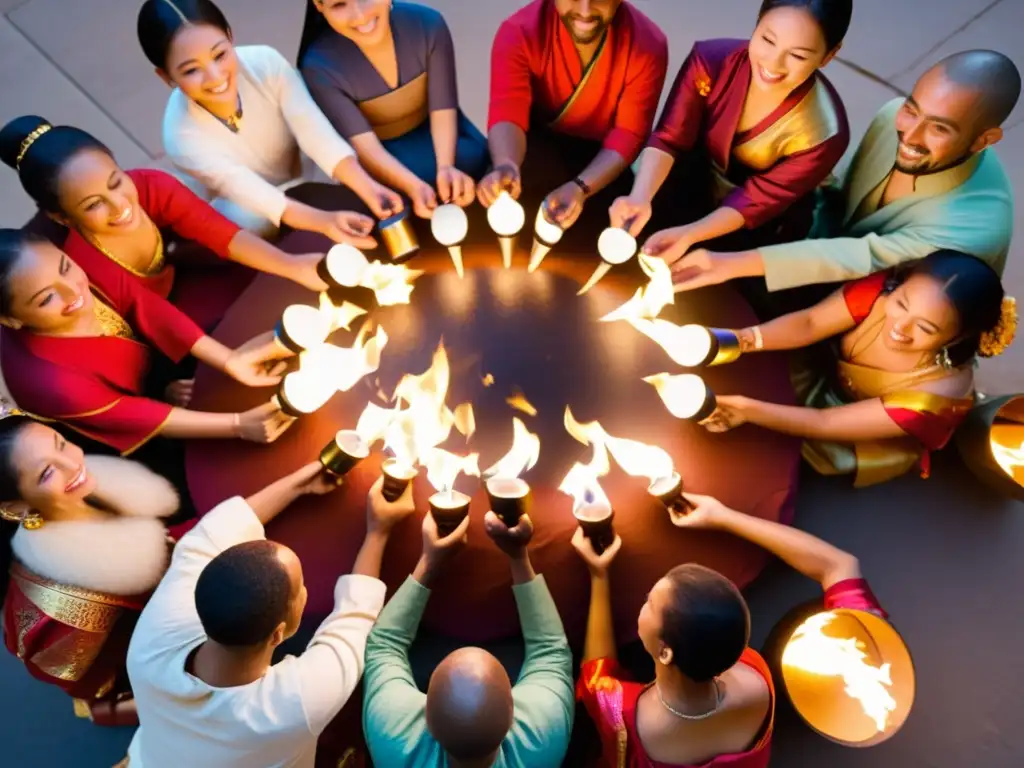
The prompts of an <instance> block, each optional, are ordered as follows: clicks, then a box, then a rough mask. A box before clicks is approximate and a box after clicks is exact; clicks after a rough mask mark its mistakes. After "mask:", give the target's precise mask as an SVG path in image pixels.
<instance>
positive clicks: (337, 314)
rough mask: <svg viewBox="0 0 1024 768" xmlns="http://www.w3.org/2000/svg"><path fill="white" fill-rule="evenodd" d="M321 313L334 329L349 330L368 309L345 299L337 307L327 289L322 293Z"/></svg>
mask: <svg viewBox="0 0 1024 768" xmlns="http://www.w3.org/2000/svg"><path fill="white" fill-rule="evenodd" d="M286 311H287V310H286ZM320 314H322V315H324V316H325V317H327V318H328V320H329V321H330V324H331V330H332V331H336V330H338V329H339V328H344V329H345V330H346V331H347V330H349V328H350V327H351V326H352V321H353V320H355V319H356V318H357V317H359V316H360V315H365V314H366V310H365V309H363V308H362V307H359V306H356V305H355V304H353V303H352V302H350V301H343V302H342V303H341V306H340V307H336V306H334V303H333V302H332V301H331V300H330V298H329V297H328V296H327V292H326V291H325V292H324V293H321V294H320Z"/></svg>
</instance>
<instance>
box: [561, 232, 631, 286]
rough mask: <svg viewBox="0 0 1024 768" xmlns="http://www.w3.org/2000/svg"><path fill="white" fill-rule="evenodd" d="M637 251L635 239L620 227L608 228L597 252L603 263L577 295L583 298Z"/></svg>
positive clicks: (598, 242) (599, 242)
mask: <svg viewBox="0 0 1024 768" xmlns="http://www.w3.org/2000/svg"><path fill="white" fill-rule="evenodd" d="M636 251H637V244H636V238H635V237H633V236H632V235H631V234H629V232H627V231H626V230H624V229H620V228H619V227H608V228H607V229H606V230H605V231H604V232H602V233H601V236H600V237H599V238H598V239H597V252H598V254H599V255H600V256H601V259H602V261H601V263H600V264H598V265H597V269H595V270H594V274H592V275H591V276H590V279H589V280H587V282H586V283H585V284H584V286H583V287H582V288H580V290H579V291H578V292H577V294H576V295H577V296H582V295H583V294H585V293H586V292H587V291H589V290H590V289H591V288H593V287H594V286H595V285H597V284H598V282H600V281H601V279H602V278H603V277H604V276H605V275H607V274H608V272H609V270H610V269H611V268H612V267H614V266H617V265H619V264H625V263H626V262H627V261H629V260H630V259H631V258H633V257H634V256H635V255H636Z"/></svg>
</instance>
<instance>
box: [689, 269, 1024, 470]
mask: <svg viewBox="0 0 1024 768" xmlns="http://www.w3.org/2000/svg"><path fill="white" fill-rule="evenodd" d="M1015 328H1016V310H1015V303H1014V300H1013V299H1012V298H1008V297H1005V296H1004V293H1003V287H1002V284H1001V283H1000V281H999V276H998V275H997V274H996V273H995V272H994V271H993V270H992V268H991V267H989V266H988V265H986V264H985V263H984V262H982V261H981V260H979V259H976V258H975V257H973V256H968V255H966V254H963V253H958V252H956V251H936V252H935V253H933V254H931V255H930V256H928V257H927V258H925V259H922V260H921V261H920V262H917V263H916V264H915V265H913V266H912V267H910V268H909V270H908V271H905V272H903V273H901V274H894V273H891V272H882V273H878V274H875V275H871V276H870V277H867V278H864V279H863V280H858V281H855V282H853V283H849V284H848V285H846V286H845V287H844V288H843V289H842V290H841V291H840V292H838V293H836V294H835V295H833V296H831V297H830V298H828V299H826V300H825V301H823V302H821V303H820V304H818V305H816V306H814V307H811V308H810V309H807V310H803V311H801V312H794V313H791V314H788V315H784V316H783V317H780V318H778V319H777V320H773V321H771V322H770V323H766V324H765V325H763V326H756V327H753V328H745V329H743V330H741V331H738V335H739V337H740V343H741V346H742V348H743V349H744V350H745V351H768V350H784V349H802V348H804V347H808V346H810V345H812V344H815V343H816V342H819V341H824V340H826V339H830V340H831V345H830V347H829V348H830V351H831V353H832V356H833V358H832V363H833V365H834V369H833V370H832V371H830V373H829V375H827V376H818V375H816V374H814V373H812V372H811V371H809V370H801V371H798V372H796V373H795V374H794V386H795V388H796V390H797V396H798V397H799V398H800V400H801V401H802V402H803V403H804V404H805V406H804V407H792V406H785V405H776V404H774V403H765V402H761V401H758V400H751V399H749V398H746V397H740V396H725V395H723V396H720V397H718V409H717V410H716V411H715V413H714V414H713V415H712V416H711V417H710V418H709V419H708V420H707V421H706V422H705V423H704V424H705V427H706V428H707V429H708V430H710V431H712V432H723V431H725V430H728V429H732V428H734V427H737V426H739V425H740V424H743V423H744V422H750V423H751V424H758V425H760V426H763V427H767V428H768V429H774V430H776V431H779V432H784V433H786V434H790V435H795V436H797V437H803V438H805V442H804V448H803V455H804V458H805V459H806V460H807V462H808V463H809V464H810V465H811V466H812V467H814V469H816V470H817V471H818V472H820V473H822V474H829V475H839V474H843V475H847V474H852V475H854V477H855V481H854V485H855V486H857V487H861V486H866V485H872V484H874V483H879V482H883V481H885V480H889V479H891V478H894V477H897V476H899V475H902V474H904V473H905V472H907V471H909V470H910V469H911V468H912V467H914V466H915V465H918V466H919V467H920V471H921V474H922V476H923V477H927V476H928V472H929V451H933V450H938V449H940V448H942V447H944V446H945V445H946V443H947V442H949V439H950V437H952V435H953V432H954V431H955V430H956V428H957V426H958V425H959V424H960V422H961V421H962V420H963V418H964V417H965V416H966V415H967V413H968V411H969V410H970V409H971V407H972V405H973V404H974V363H975V359H976V357H977V356H979V355H980V356H982V357H989V356H992V355H997V354H999V353H1000V352H1002V351H1003V349H1004V348H1005V347H1006V346H1008V344H1009V343H1010V342H1011V341H1012V339H1013V334H1014V330H1015ZM833 337H834V338H833Z"/></svg>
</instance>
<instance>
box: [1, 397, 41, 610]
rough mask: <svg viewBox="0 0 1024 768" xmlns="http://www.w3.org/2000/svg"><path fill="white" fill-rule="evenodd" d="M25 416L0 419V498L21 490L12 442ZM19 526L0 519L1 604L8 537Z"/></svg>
mask: <svg viewBox="0 0 1024 768" xmlns="http://www.w3.org/2000/svg"><path fill="white" fill-rule="evenodd" d="M32 423H33V422H32V419H30V418H28V417H27V416H8V417H7V418H5V419H0V502H4V501H18V500H19V499H20V498H21V492H20V491H19V490H18V469H17V467H15V466H14V444H15V443H16V442H17V440H18V436H19V435H20V434H21V431H22V430H23V429H24V428H25V427H27V426H28V425H29V424H32ZM17 530H18V526H17V525H16V524H15V523H12V522H9V521H7V520H0V606H2V605H3V601H4V598H5V597H6V595H7V584H8V582H9V581H10V578H11V574H10V570H11V560H12V559H13V558H14V553H13V552H12V551H11V539H12V538H14V534H15V533H16V532H17Z"/></svg>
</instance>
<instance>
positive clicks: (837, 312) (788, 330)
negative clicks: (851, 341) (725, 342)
mask: <svg viewBox="0 0 1024 768" xmlns="http://www.w3.org/2000/svg"><path fill="white" fill-rule="evenodd" d="M854 325H855V322H854V319H853V317H852V315H851V314H850V310H849V308H848V307H847V305H846V299H845V298H844V297H843V292H842V291H838V292H836V293H834V294H833V295H831V296H829V297H828V298H827V299H825V300H824V301H821V302H819V303H818V304H815V305H814V306H813V307H810V308H809V309H804V310H800V311H799V312H790V313H789V314H788V315H783V316H782V317H779V318H776V319H775V320H772V321H770V322H767V323H765V324H764V325H761V326H758V328H759V330H760V333H761V340H762V346H760V348H758V347H757V343H756V340H757V333H756V332H755V331H754V329H753V328H743V329H742V330H739V331H737V335H738V336H739V337H740V343H741V344H742V345H743V351H744V352H752V351H755V349H756V350H757V351H764V352H770V351H772V350H782V349H803V348H804V347H809V346H810V345H811V344H814V343H816V342H819V341H823V340H825V339H830V338H832V337H833V336H837V335H838V334H840V333H843V332H844V331H848V330H850V329H851V328H853V327H854Z"/></svg>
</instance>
